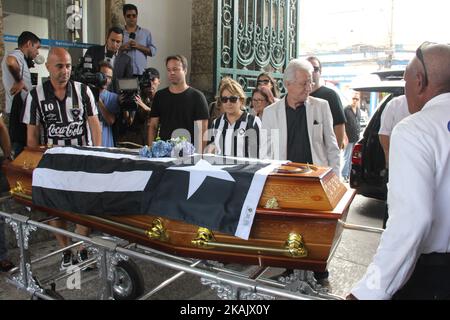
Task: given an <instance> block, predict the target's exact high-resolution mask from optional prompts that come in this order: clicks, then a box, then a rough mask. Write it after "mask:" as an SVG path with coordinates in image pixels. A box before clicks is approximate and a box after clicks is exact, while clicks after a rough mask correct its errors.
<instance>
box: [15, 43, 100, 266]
mask: <svg viewBox="0 0 450 320" xmlns="http://www.w3.org/2000/svg"><path fill="white" fill-rule="evenodd" d="M46 67H47V70H48V72H49V73H50V80H48V81H46V82H44V83H43V84H41V85H38V86H37V87H36V88H34V89H33V90H31V91H30V93H29V94H28V96H27V99H26V102H25V111H24V115H23V122H24V123H25V124H26V125H27V145H28V146H29V147H37V146H38V145H40V144H45V145H52V146H92V145H94V146H100V145H101V143H102V132H101V127H100V122H99V120H98V117H97V114H98V111H97V106H96V103H95V99H94V96H93V94H92V92H91V90H90V89H89V87H88V86H87V85H85V84H82V83H79V82H76V81H70V73H71V71H72V58H71V57H70V54H69V53H68V52H67V50H66V49H64V48H52V49H51V50H50V52H49V54H48V58H47V63H46ZM41 128H42V129H43V130H42V132H43V140H40V137H41V136H40V132H41ZM52 225H53V226H56V227H65V223H64V222H63V221H52ZM76 232H77V233H79V234H83V235H87V234H88V232H89V230H88V229H87V228H85V227H82V226H77V230H76ZM56 238H57V240H58V242H59V244H60V245H61V246H62V247H66V246H68V245H69V244H70V240H69V238H67V237H65V236H62V235H60V234H57V235H56ZM84 250H85V249H84ZM84 250H83V251H82V256H83V257H85V256H86V255H87V252H86V251H84ZM76 260H77V259H75V258H74V257H72V252H71V251H70V250H69V251H66V252H64V254H63V261H62V263H61V269H66V268H68V267H70V266H71V265H72V263H73V262H75V261H76ZM81 260H85V259H81Z"/></svg>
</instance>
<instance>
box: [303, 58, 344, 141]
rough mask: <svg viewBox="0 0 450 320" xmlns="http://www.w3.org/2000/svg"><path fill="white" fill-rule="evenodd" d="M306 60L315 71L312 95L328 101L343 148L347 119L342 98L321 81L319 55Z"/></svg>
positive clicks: (337, 135)
mask: <svg viewBox="0 0 450 320" xmlns="http://www.w3.org/2000/svg"><path fill="white" fill-rule="evenodd" d="M306 60H308V61H309V62H311V64H312V66H313V68H314V71H313V81H314V87H313V88H312V91H311V93H310V95H311V96H313V97H316V98H320V99H324V100H327V101H328V104H329V106H330V110H331V115H332V116H333V129H334V134H335V135H336V140H337V143H338V146H339V149H342V148H343V147H344V144H343V142H344V134H345V122H346V119H345V114H344V108H343V106H342V102H341V99H340V98H339V96H338V94H337V93H336V92H335V91H334V90H333V89H330V88H328V87H326V86H324V85H322V84H321V83H320V76H321V74H322V64H321V63H320V61H319V59H318V58H317V57H314V56H312V57H308V58H307V59H306Z"/></svg>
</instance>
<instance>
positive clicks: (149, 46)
mask: <svg viewBox="0 0 450 320" xmlns="http://www.w3.org/2000/svg"><path fill="white" fill-rule="evenodd" d="M122 11H123V16H124V18H125V28H124V38H123V42H124V45H122V47H121V48H120V50H121V51H125V52H126V53H127V54H128V55H129V56H130V57H131V60H132V63H133V75H135V76H141V75H142V74H143V73H144V70H145V68H147V56H149V57H154V56H155V54H156V47H155V46H154V44H153V41H152V34H151V33H150V31H149V30H147V29H144V28H141V27H140V26H138V25H137V17H138V9H137V7H136V6H135V5H134V4H125V5H124V6H123V9H122Z"/></svg>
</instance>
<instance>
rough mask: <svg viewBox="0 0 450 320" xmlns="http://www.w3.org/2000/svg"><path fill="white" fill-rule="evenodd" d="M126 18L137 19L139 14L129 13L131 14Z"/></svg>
mask: <svg viewBox="0 0 450 320" xmlns="http://www.w3.org/2000/svg"><path fill="white" fill-rule="evenodd" d="M126 17H127V18H136V17H137V14H135V13H129V14H127V15H126Z"/></svg>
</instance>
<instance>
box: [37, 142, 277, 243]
mask: <svg viewBox="0 0 450 320" xmlns="http://www.w3.org/2000/svg"><path fill="white" fill-rule="evenodd" d="M279 165H280V162H273V161H272V162H267V161H266V162H263V161H257V160H254V159H253V160H250V159H237V158H224V157H217V156H213V155H203V156H201V155H194V156H191V157H187V158H181V159H175V158H159V159H149V158H144V157H140V156H139V155H138V154H137V153H136V152H133V151H128V152H127V151H123V150H122V149H102V148H83V147H57V148H52V149H49V150H47V151H46V152H45V153H44V155H43V157H42V159H41V161H40V163H39V165H38V167H37V168H36V169H35V170H34V171H33V190H32V191H33V203H34V204H35V205H38V206H43V207H48V208H53V209H57V210H63V211H69V212H75V213H81V214H90V215H130V214H134V215H136V214H138V215H140V214H142V215H145V214H149V215H155V216H162V217H167V218H169V219H174V220H181V221H184V222H187V223H191V224H195V225H199V226H202V227H206V228H209V229H211V230H216V231H220V232H224V233H228V234H233V235H235V236H237V237H240V238H243V239H248V236H249V234H250V228H251V225H252V223H253V219H254V216H255V213H256V207H257V205H258V202H259V198H260V196H261V194H262V190H263V188H264V184H265V181H266V178H267V175H268V174H269V173H270V172H272V171H273V170H274V169H275V168H276V167H278V166H279Z"/></svg>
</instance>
